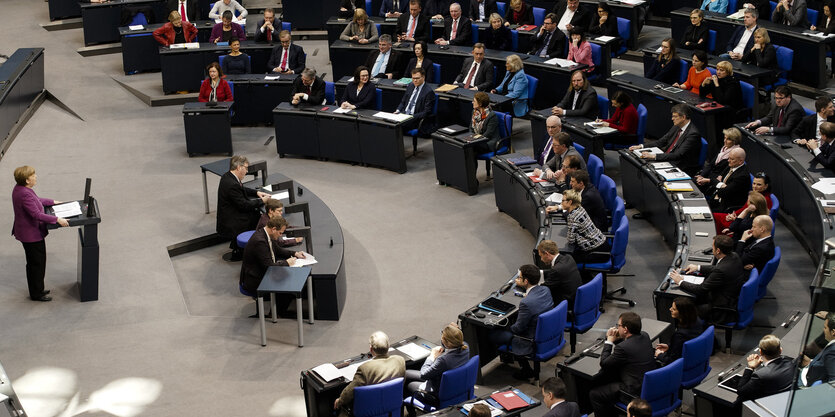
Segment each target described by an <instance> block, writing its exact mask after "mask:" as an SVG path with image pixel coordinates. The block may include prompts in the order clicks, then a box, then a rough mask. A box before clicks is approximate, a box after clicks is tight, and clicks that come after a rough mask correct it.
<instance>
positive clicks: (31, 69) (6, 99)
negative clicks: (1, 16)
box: [0, 48, 44, 155]
mask: <svg viewBox="0 0 835 417" xmlns="http://www.w3.org/2000/svg"><path fill="white" fill-rule="evenodd" d="M43 90H44V49H43V48H21V49H18V50H16V51H15V52H14V53H13V54H12V55H11V56H10V57H9V59H7V60H6V62H4V63H3V64H2V65H0V151H2V152H5V149H6V148H7V147H8V146H9V145H10V144H11V142H10V140H9V134H10V133H11V130H12V127H13V126H14V125H15V124H16V123H17V122H18V120H20V118H21V116H23V113H24V112H26V110H27V109H28V108H29V106H31V105H32V103H33V102H34V101H35V99H36V98H37V97H38V95H39V94H41V92H43ZM0 155H2V153H1V152H0Z"/></svg>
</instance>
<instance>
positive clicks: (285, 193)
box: [270, 190, 290, 200]
mask: <svg viewBox="0 0 835 417" xmlns="http://www.w3.org/2000/svg"><path fill="white" fill-rule="evenodd" d="M270 198H272V199H274V200H287V199H289V198H290V191H289V190H281V191H279V192H277V193H274V194H270Z"/></svg>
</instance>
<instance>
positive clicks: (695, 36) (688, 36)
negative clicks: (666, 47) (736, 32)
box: [681, 24, 739, 52]
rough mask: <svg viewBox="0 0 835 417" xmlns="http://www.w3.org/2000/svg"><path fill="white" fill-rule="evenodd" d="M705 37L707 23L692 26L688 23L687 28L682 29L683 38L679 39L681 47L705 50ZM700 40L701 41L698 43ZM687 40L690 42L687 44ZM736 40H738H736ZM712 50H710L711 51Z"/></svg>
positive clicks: (706, 34)
mask: <svg viewBox="0 0 835 417" xmlns="http://www.w3.org/2000/svg"><path fill="white" fill-rule="evenodd" d="M707 37H708V28H707V25H704V24H702V25H699V26H693V25H690V26H689V27H688V28H687V30H685V31H684V38H683V39H682V40H681V47H682V48H687V49H701V50H703V51H705V52H708V50H707ZM699 41H702V43H699ZM687 42H690V44H689V45H688V44H687ZM737 42H739V41H738V40H737ZM711 52H712V51H711Z"/></svg>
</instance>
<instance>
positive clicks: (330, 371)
mask: <svg viewBox="0 0 835 417" xmlns="http://www.w3.org/2000/svg"><path fill="white" fill-rule="evenodd" d="M313 372H316V374H317V375H319V376H320V377H322V379H324V380H325V382H331V381H333V380H334V379H337V378H339V377H340V376H342V373H341V372H339V369H338V368H337V367H335V366H333V364H332V363H323V364H321V365H319V366H317V367H315V368H313Z"/></svg>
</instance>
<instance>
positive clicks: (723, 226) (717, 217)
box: [713, 172, 772, 234]
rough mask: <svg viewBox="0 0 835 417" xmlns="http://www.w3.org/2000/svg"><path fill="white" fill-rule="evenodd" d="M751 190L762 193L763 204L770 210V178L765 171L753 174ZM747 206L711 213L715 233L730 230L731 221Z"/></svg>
mask: <svg viewBox="0 0 835 417" xmlns="http://www.w3.org/2000/svg"><path fill="white" fill-rule="evenodd" d="M751 191H756V192H758V193H760V194H762V196H763V198H765V205H766V207H767V208H768V210H769V212H770V210H771V205H772V201H771V179H770V178H769V177H768V174H766V173H765V172H758V173H756V174H754V182H752V183H751ZM747 208H748V204H745V205H744V206H742V207H740V208H739V209H738V210H736V211H734V212H733V213H713V222H714V223H715V224H716V234H719V233H724V231H725V230H728V231H730V227H731V223H733V221H734V220H736V219H737V218H738V217H739V216H740V215H741V214H742V212H743V211H745V210H746V209H747Z"/></svg>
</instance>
